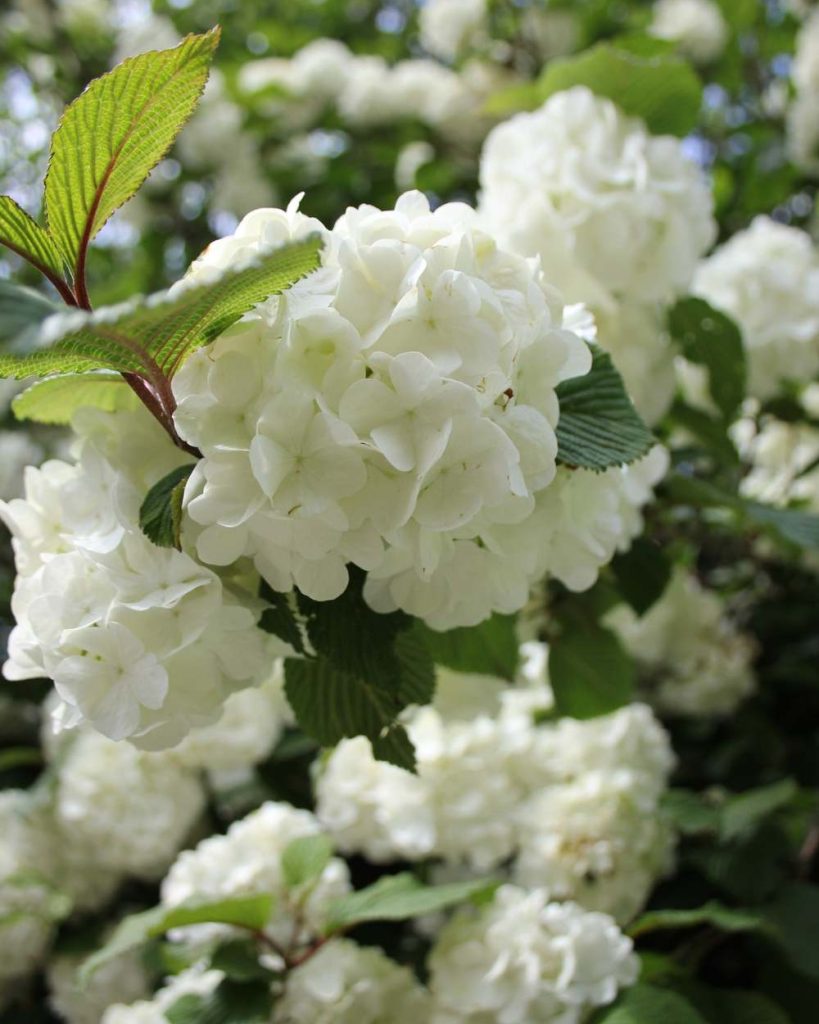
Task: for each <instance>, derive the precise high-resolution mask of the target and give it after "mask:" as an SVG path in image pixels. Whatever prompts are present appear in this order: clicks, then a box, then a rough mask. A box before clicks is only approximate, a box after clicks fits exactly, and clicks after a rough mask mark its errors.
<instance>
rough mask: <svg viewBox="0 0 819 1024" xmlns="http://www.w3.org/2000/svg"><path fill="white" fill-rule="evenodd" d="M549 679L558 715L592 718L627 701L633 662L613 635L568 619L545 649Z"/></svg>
mask: <svg viewBox="0 0 819 1024" xmlns="http://www.w3.org/2000/svg"><path fill="white" fill-rule="evenodd" d="M549 679H550V681H551V684H552V690H553V691H554V695H555V705H556V706H557V710H558V711H559V712H560V714H562V715H570V716H571V717H572V718H596V717H597V716H598V715H607V714H609V712H611V711H615V710H616V709H617V708H619V707H622V706H623V704H627V703H628V702H629V701H630V700H631V698H632V695H633V692H634V663H633V662H632V660H631V658H630V657H629V656H628V654H627V653H626V651H625V650H624V649H623V646H622V644H621V643H620V641H619V640H618V638H617V637H616V636H615V635H614V633H612V632H611V631H610V630H608V629H604V628H603V626H601V625H599V623H596V622H589V621H586V619H585V618H581V617H580V616H572V617H570V618H568V619H567V620H566V621H565V623H564V628H563V630H562V632H561V634H560V636H559V637H557V639H555V640H554V641H553V642H552V644H551V646H550V648H549Z"/></svg>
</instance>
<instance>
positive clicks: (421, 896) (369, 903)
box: [326, 873, 497, 933]
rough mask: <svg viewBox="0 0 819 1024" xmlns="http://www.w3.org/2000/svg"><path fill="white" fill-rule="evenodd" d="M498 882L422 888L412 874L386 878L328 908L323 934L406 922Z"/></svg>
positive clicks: (475, 895)
mask: <svg viewBox="0 0 819 1024" xmlns="http://www.w3.org/2000/svg"><path fill="white" fill-rule="evenodd" d="M496 886H497V883H496V882H493V881H488V880H487V879H482V880H473V881H469V882H454V883H452V884H450V885H435V886H428V885H424V884H423V882H419V881H418V879H417V878H416V877H415V876H414V875H411V874H408V873H404V874H400V875H387V876H386V877H384V878H380V879H379V880H378V881H377V882H375V883H374V884H373V885H371V886H369V887H368V888H366V889H361V890H360V891H359V892H354V893H351V894H350V895H349V896H343V897H342V898H341V899H339V900H336V901H335V902H334V903H332V904H331V905H330V908H329V912H328V918H327V925H326V931H327V932H328V933H332V932H335V931H338V930H339V928H351V927H352V926H353V925H356V924H361V923H362V922H364V921H406V920H409V919H410V918H413V917H420V916H421V915H423V914H433V913H436V912H437V911H440V910H446V909H447V908H448V907H453V906H456V905H457V904H459V903H465V902H467V900H471V899H473V898H480V897H481V896H486V895H487V894H488V893H490V892H492V891H494V889H495V888H496Z"/></svg>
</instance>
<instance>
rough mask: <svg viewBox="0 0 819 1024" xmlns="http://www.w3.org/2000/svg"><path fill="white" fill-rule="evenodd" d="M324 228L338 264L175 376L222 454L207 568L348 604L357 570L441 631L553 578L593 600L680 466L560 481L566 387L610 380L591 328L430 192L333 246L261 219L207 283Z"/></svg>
mask: <svg viewBox="0 0 819 1024" xmlns="http://www.w3.org/2000/svg"><path fill="white" fill-rule="evenodd" d="M311 229H312V230H319V231H321V232H322V233H323V234H324V238H325V251H324V257H323V267H322V269H321V270H320V271H318V272H317V273H315V274H314V275H311V276H310V277H308V278H306V279H304V280H303V281H301V282H299V283H298V284H296V285H295V286H294V287H293V288H292V289H291V290H290V291H289V292H288V293H286V294H285V295H284V296H282V297H280V298H278V297H274V298H273V299H271V300H269V301H268V302H267V303H263V304H262V305H261V306H259V307H257V309H256V310H255V311H254V312H253V313H252V314H249V315H248V316H246V317H245V318H244V319H243V320H242V321H241V322H240V323H239V324H238V325H236V326H235V327H234V328H231V329H230V330H228V331H227V332H225V334H224V335H222V336H221V337H220V338H219V339H217V340H216V342H214V343H213V344H212V345H210V346H209V347H208V348H207V349H203V350H201V351H200V352H198V353H195V354H194V355H193V356H192V357H191V358H190V359H189V360H188V361H187V363H186V364H185V365H184V366H183V368H182V369H181V371H180V372H179V373H178V374H177V376H176V378H175V379H174V391H175V394H176V398H177V401H178V408H177V411H176V414H175V419H176V425H177V429H178V430H179V432H180V434H181V435H182V436H183V437H184V438H185V439H186V440H187V441H188V442H189V443H190V444H192V445H195V446H196V447H197V448H199V450H200V451H202V453H203V456H204V458H203V459H202V460H201V461H200V462H199V463H198V464H197V467H196V469H195V471H194V473H193V475H192V477H191V480H190V482H189V484H188V487H187V490H186V498H185V502H186V509H187V513H188V515H189V516H190V518H191V519H192V520H193V522H194V523H195V524H197V525H198V527H201V532H199V534H198V537H197V540H196V546H197V552H198V555H199V557H200V559H202V561H204V562H206V563H210V564H213V565H222V566H226V565H230V564H232V563H234V562H235V561H236V559H238V558H240V557H242V556H249V557H251V558H253V560H254V562H255V565H256V568H257V569H258V571H259V572H260V573H261V575H262V576H263V577H264V578H265V579H266V580H267V582H268V583H269V584H270V585H271V586H272V587H273V588H274V589H276V590H280V591H287V590H289V589H290V588H291V587H292V586H293V585H294V584H295V585H297V586H298V587H299V589H300V590H301V591H303V592H304V593H306V594H308V595H309V596H311V597H313V598H315V599H317V600H329V599H332V598H334V597H336V596H337V595H338V594H340V593H342V591H343V590H344V588H345V587H346V585H347V581H348V573H347V564H348V563H350V562H352V563H354V564H356V565H358V566H360V567H361V568H362V569H364V570H366V571H367V574H368V575H367V582H366V586H365V592H364V594H365V598H366V600H367V601H368V602H369V603H370V605H371V606H372V607H373V608H374V609H375V610H377V611H382V612H388V611H392V610H394V609H395V608H402V609H404V610H405V611H408V612H410V613H411V614H414V615H418V616H420V617H421V618H423V619H424V620H425V621H426V622H428V623H429V624H430V625H431V626H433V627H434V628H437V629H446V628H450V627H453V626H461V625H470V624H474V623H477V622H479V621H481V620H482V619H484V618H485V617H486V616H487V615H488V614H489V613H490V612H491V611H492V610H499V611H504V612H512V611H515V610H517V609H518V608H520V607H522V606H523V604H524V603H525V601H526V599H527V596H528V593H529V589H530V587H531V585H532V584H533V583H534V582H535V581H536V580H538V579H539V578H541V577H542V576H543V575H544V574H545V573H546V572H548V571H550V570H551V571H554V573H555V574H556V575H558V576H559V578H561V579H564V580H565V581H566V582H567V583H568V585H570V586H588V585H590V583H591V582H593V580H594V578H595V576H596V572H597V569H598V568H599V567H600V565H602V564H604V563H605V561H607V560H608V559H609V558H610V557H611V556H612V554H613V553H614V550H615V549H616V548H617V547H618V546H620V545H627V544H628V542H629V541H630V539H631V538H632V537H633V535H634V533H635V532H637V530H638V529H639V526H640V521H639V513H638V511H637V510H638V509H639V507H640V506H641V505H642V504H644V503H645V502H646V501H647V500H648V499H649V498H650V495H651V486H652V485H653V484H654V483H655V482H656V481H657V479H659V476H660V475H661V474H662V471H663V469H664V463H663V458H664V457H663V455H662V454H661V453H660V454H658V455H655V456H651V457H649V458H647V459H646V460H645V461H644V462H643V463H641V464H638V465H637V466H635V467H629V468H628V469H625V470H620V469H615V470H612V471H609V473H606V474H603V475H602V476H597V475H595V474H592V473H570V472H569V471H567V470H562V471H558V469H557V466H556V451H557V444H556V436H555V427H556V423H557V418H558V415H559V407H558V402H557V397H556V394H555V388H556V386H557V385H558V384H559V383H560V382H561V381H563V380H566V379H567V378H569V377H575V376H579V375H582V374H584V373H586V372H587V370H588V368H589V365H590V355H589V349H588V346H587V345H586V343H585V342H584V341H583V340H582V339H581V338H580V337H579V336H578V335H577V334H576V333H573V332H572V330H571V329H570V328H571V326H573V325H574V324H575V323H577V324H578V325H579V324H582V323H585V321H584V320H583V319H582V318H581V317H579V316H577V315H575V314H574V313H573V311H568V315H567V314H566V313H564V310H563V308H562V306H561V303H560V300H559V298H558V297H557V296H556V294H555V293H554V292H553V291H551V290H550V289H549V288H548V287H547V286H546V285H545V283H544V281H543V279H542V277H541V276H540V274H539V272H538V270H537V268H536V267H535V266H534V265H533V264H532V263H530V262H529V261H528V260H526V259H524V258H522V257H519V256H513V255H510V254H508V253H505V252H504V251H502V250H500V249H498V248H497V246H496V245H495V243H494V241H493V240H492V239H491V238H490V237H489V236H488V235H486V234H485V233H484V232H482V231H481V230H479V229H478V228H477V227H476V225H475V214H474V211H472V210H470V209H469V208H468V207H466V206H463V205H461V204H451V205H447V206H443V207H441V208H439V209H438V210H436V211H434V212H430V208H429V205H428V203H427V201H426V199H424V197H423V196H421V195H420V194H419V193H407V194H406V195H404V196H402V197H401V199H400V200H399V201H398V204H397V205H396V208H395V210H390V211H386V212H382V211H380V210H377V209H375V208H373V207H367V206H364V207H361V208H359V209H350V210H348V212H347V213H346V214H345V215H344V216H343V217H341V218H340V220H339V221H338V222H337V223H336V225H335V227H334V228H333V229H332V231H330V232H327V231H325V230H324V229H323V228H322V226H321V225H320V224H319V223H318V222H316V221H313V220H310V219H309V218H306V217H304V216H302V215H300V214H298V213H297V212H296V210H295V208H294V206H293V204H291V206H290V207H289V208H288V211H287V212H286V213H285V212H283V211H278V210H259V211H256V212H254V213H252V214H250V215H248V217H246V218H245V219H244V221H243V222H242V223H241V224H240V226H239V228H238V229H237V231H236V233H235V234H234V235H233V236H231V237H229V238H227V239H223V240H221V241H219V242H215V243H214V244H212V245H211V246H210V247H209V248H208V250H207V251H206V253H205V254H204V255H203V257H202V258H200V260H198V261H197V262H196V263H195V264H194V266H193V268H192V271H191V278H192V279H193V280H197V279H198V278H201V277H204V276H205V275H208V274H212V273H214V272H218V270H220V269H221V268H223V267H225V266H229V265H231V264H232V263H233V262H234V261H235V260H236V259H237V258H245V257H246V256H247V255H248V254H249V253H254V252H258V251H260V250H262V249H264V248H266V247H269V246H271V245H273V244H275V243H277V242H283V241H286V240H287V239H289V238H291V237H299V236H302V235H304V234H305V233H306V232H307V231H308V230H311ZM581 329H582V328H581ZM579 489H584V490H585V491H588V492H589V494H591V492H594V497H595V500H594V502H590V503H589V505H588V506H587V507H585V508H584V512H583V516H582V520H581V521H578V520H577V519H576V518H575V517H574V516H573V515H569V514H567V513H568V506H569V505H571V504H572V495H573V494H574V493H575V491H576V490H579ZM637 492H639V493H637ZM635 499H636V500H635ZM618 516H619V518H618ZM571 533H574V534H576V536H574V537H572V538H571V541H569V535H570V534H571ZM579 577H582V580H581V581H580V582H578V578H579Z"/></svg>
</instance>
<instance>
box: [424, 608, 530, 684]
mask: <svg viewBox="0 0 819 1024" xmlns="http://www.w3.org/2000/svg"><path fill="white" fill-rule="evenodd" d="M420 628H421V631H422V633H423V637H424V642H425V643H426V646H427V649H428V650H429V652H430V654H431V655H432V659H433V661H434V662H435V663H436V664H437V665H444V666H445V667H446V668H451V669H454V670H455V671H456V672H470V673H475V674H478V675H492V676H499V677H500V678H501V679H509V680H512V679H514V678H515V673H516V672H517V668H518V657H519V646H518V639H517V634H516V632H515V617H514V616H513V615H499V614H498V613H497V612H496V613H495V614H494V615H492V616H491V618H489V619H486V620H485V621H484V622H482V623H481V624H480V625H479V626H469V627H463V628H459V629H450V630H447V632H445V633H439V632H437V630H433V629H430V628H429V627H428V626H420Z"/></svg>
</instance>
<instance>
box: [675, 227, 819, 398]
mask: <svg viewBox="0 0 819 1024" xmlns="http://www.w3.org/2000/svg"><path fill="white" fill-rule="evenodd" d="M693 291H694V292H695V294H697V295H700V296H702V298H704V299H707V300H708V302H710V303H711V305H712V306H714V307H716V308H717V309H720V310H723V311H724V312H725V313H728V314H729V316H731V317H733V318H734V320H736V322H737V324H738V325H739V327H740V329H741V330H742V335H743V342H744V345H745V351H746V355H747V360H748V394H749V395H752V396H754V397H755V398H759V399H763V400H764V399H767V398H771V397H773V396H774V395H775V394H776V393H777V391H778V390H779V388H780V387H781V384H782V382H783V380H793V381H795V382H796V383H798V384H805V383H806V382H808V381H810V380H811V379H812V378H813V377H815V376H816V374H817V372H819V257H818V256H817V253H816V249H815V248H814V246H813V243H812V242H811V239H810V237H809V236H808V235H807V234H806V233H805V232H804V231H800V230H799V229H798V228H792V227H788V226H787V225H784V224H777V223H776V221H773V220H771V218H770V217H757V218H756V219H755V220H754V221H753V223H752V224H751V226H750V227H749V228H747V229H746V230H745V231H740V232H738V233H737V234H735V235H734V236H733V238H731V239H730V240H729V241H728V242H726V243H725V244H724V245H722V246H721V247H720V248H719V249H717V251H716V252H715V253H714V254H713V255H712V256H710V257H709V258H708V259H707V260H704V261H703V263H702V264H701V265H700V268H699V270H698V271H697V276H696V278H695V280H694V287H693Z"/></svg>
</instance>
